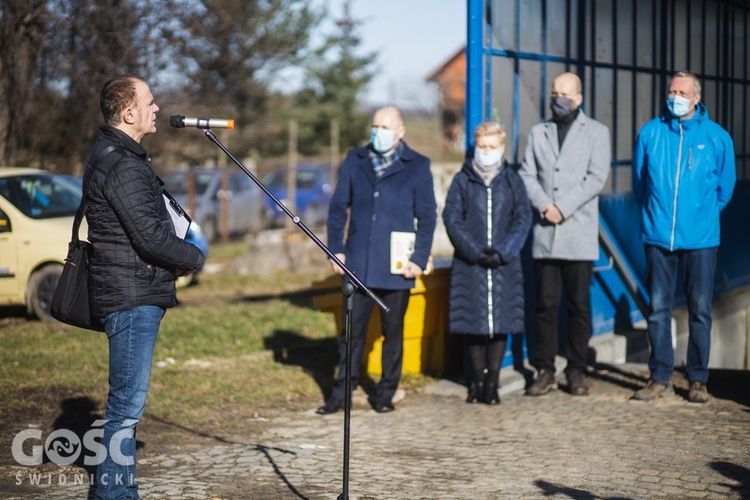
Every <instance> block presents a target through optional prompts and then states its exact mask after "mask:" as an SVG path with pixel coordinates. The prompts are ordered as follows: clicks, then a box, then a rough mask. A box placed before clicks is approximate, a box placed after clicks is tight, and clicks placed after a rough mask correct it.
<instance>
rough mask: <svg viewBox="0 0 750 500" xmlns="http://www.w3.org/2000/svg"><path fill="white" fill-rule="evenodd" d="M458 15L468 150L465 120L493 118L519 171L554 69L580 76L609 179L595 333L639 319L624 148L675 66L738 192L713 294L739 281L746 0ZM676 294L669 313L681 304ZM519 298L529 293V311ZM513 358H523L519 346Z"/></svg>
mask: <svg viewBox="0 0 750 500" xmlns="http://www.w3.org/2000/svg"><path fill="white" fill-rule="evenodd" d="M467 9H468V16H467V44H466V57H467V75H466V76H467V83H466V111H465V130H466V138H467V144H466V146H467V148H466V149H467V151H471V149H472V148H473V139H472V131H473V130H474V128H475V127H476V125H478V124H479V123H480V122H482V121H484V120H496V121H500V122H501V123H502V124H503V126H504V127H505V129H506V131H507V132H508V137H509V141H508V144H507V145H506V156H507V157H508V158H509V159H510V160H511V162H512V163H515V164H516V165H517V164H519V163H520V162H521V161H522V159H523V151H524V149H525V145H526V138H527V135H528V132H529V130H530V129H531V127H532V126H533V125H534V124H536V123H538V122H540V121H542V120H544V119H545V118H546V117H547V116H548V101H547V99H548V97H547V96H548V94H549V88H550V85H551V82H552V79H553V78H554V77H555V76H556V75H557V74H559V73H561V72H563V71H572V72H575V73H577V74H578V75H579V76H580V77H581V80H582V82H583V94H584V103H583V107H584V108H585V110H586V113H587V114H588V115H589V116H592V117H593V118H595V119H597V120H599V121H601V122H603V123H604V124H605V125H607V126H608V127H609V128H610V131H611V133H612V147H613V151H612V153H613V155H612V157H613V162H612V173H611V175H610V179H609V181H608V184H607V186H606V187H605V190H604V193H603V195H602V197H601V202H600V212H601V224H600V226H601V229H600V243H601V245H600V256H601V257H600V259H599V261H597V262H596V263H595V270H596V271H597V272H596V273H595V280H594V283H593V284H592V306H593V315H594V317H593V329H594V331H593V334H594V335H595V336H596V335H601V334H605V333H610V332H615V331H619V330H623V329H627V328H628V327H629V326H631V325H632V324H633V323H635V322H638V321H640V320H642V319H643V315H644V314H645V307H646V304H647V303H648V296H647V293H646V291H645V287H644V279H645V271H646V270H645V267H646V264H645V254H644V250H643V246H642V244H641V242H640V237H639V224H640V219H639V215H638V209H637V207H636V206H635V203H634V201H633V199H632V195H631V180H630V178H631V173H630V164H631V159H632V158H631V157H632V147H633V144H634V142H635V138H636V136H637V133H638V130H639V129H640V127H641V126H642V125H643V124H644V123H645V122H646V121H648V120H649V119H651V118H653V117H654V116H657V115H658V114H660V112H661V110H662V106H663V102H664V99H665V97H666V86H667V82H668V79H669V77H670V76H671V74H673V73H674V72H675V71H678V70H689V71H691V72H693V73H695V74H697V75H698V76H699V77H700V78H701V80H702V83H703V92H702V101H703V103H704V104H705V105H706V107H707V109H708V111H709V114H710V116H711V117H712V118H713V119H714V120H716V121H717V122H718V123H720V124H721V125H722V126H723V127H724V128H726V129H727V130H728V131H729V133H730V134H731V135H732V137H733V139H734V141H735V152H736V156H737V178H738V186H737V189H736V191H735V194H734V197H733V200H732V202H731V203H730V204H729V206H728V207H727V209H726V210H725V211H724V213H723V214H722V244H721V247H720V249H719V259H718V265H717V272H716V283H715V291H716V293H717V294H722V293H726V292H729V291H732V290H735V289H738V288H741V287H746V286H748V285H750V259H747V258H746V257H745V254H746V252H747V249H748V248H750V234H748V232H747V231H746V230H744V225H745V223H744V220H745V219H744V214H746V213H747V209H748V208H750V207H749V206H748V205H750V182H748V180H750V161H748V159H749V158H750V124H749V123H748V118H747V117H748V116H749V115H750V73H749V72H748V63H750V3H748V2H745V1H740V0H467ZM529 267H530V266H527V269H528V268H529ZM529 281H532V280H528V279H527V282H529ZM681 288H682V286H681V284H679V285H678V298H677V300H678V303H677V304H676V306H680V305H684V298H683V297H682V292H681ZM529 299H533V288H532V287H529V288H528V289H527V309H528V312H529V313H531V312H532V311H533V309H532V308H533V303H532V302H533V300H529ZM527 316H529V317H531V316H533V314H527ZM528 326H529V328H530V329H533V325H528ZM530 336H531V337H532V338H533V332H532V334H531V335H530ZM514 353H515V356H516V357H518V356H520V355H523V356H524V357H526V356H527V353H526V351H525V346H523V353H521V351H520V350H519V349H514ZM511 362H512V360H510V359H509V360H506V364H510V363H511Z"/></svg>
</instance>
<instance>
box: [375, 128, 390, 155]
mask: <svg viewBox="0 0 750 500" xmlns="http://www.w3.org/2000/svg"><path fill="white" fill-rule="evenodd" d="M395 136H396V131H395V130H388V129H385V128H373V129H372V131H371V132H370V142H371V143H372V149H374V150H375V151H377V152H378V153H380V154H383V153H387V152H388V151H390V150H391V149H392V148H393V143H394V138H395Z"/></svg>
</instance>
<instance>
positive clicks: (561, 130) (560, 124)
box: [552, 108, 581, 149]
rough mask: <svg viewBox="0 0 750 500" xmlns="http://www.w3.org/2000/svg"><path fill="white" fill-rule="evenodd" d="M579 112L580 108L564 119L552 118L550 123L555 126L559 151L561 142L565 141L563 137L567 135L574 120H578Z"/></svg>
mask: <svg viewBox="0 0 750 500" xmlns="http://www.w3.org/2000/svg"><path fill="white" fill-rule="evenodd" d="M580 112H581V108H576V110H575V111H573V112H572V113H570V114H569V115H568V116H566V117H564V118H559V119H556V118H552V121H553V122H554V123H555V124H556V125H557V146H558V147H559V148H560V149H562V145H563V141H564V140H565V136H566V135H568V130H570V126H571V125H573V122H574V121H576V118H578V113H580Z"/></svg>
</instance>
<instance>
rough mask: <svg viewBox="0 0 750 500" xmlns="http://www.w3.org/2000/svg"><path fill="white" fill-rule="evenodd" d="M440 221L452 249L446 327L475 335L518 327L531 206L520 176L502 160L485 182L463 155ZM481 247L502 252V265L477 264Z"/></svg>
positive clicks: (520, 326) (521, 321)
mask: <svg viewBox="0 0 750 500" xmlns="http://www.w3.org/2000/svg"><path fill="white" fill-rule="evenodd" d="M490 207H491V215H490V217H488V211H489V210H488V209H489V208H490ZM443 221H444V223H445V228H446V230H447V231H448V237H449V238H450V240H451V243H453V247H454V249H455V253H454V256H453V267H452V269H451V289H450V331H451V332H452V333H466V334H479V335H489V334H491V333H520V332H522V331H523V326H524V295H523V271H522V269H521V255H520V254H521V248H522V247H523V245H524V242H525V241H526V238H527V237H528V235H529V228H530V227H531V205H529V199H528V197H527V195H526V189H525V187H524V185H523V181H522V180H521V177H520V176H519V175H518V173H517V172H516V171H515V170H513V169H512V168H511V167H510V166H508V165H507V163H506V164H505V165H504V166H503V169H502V170H501V171H500V173H499V174H498V175H497V176H495V178H494V179H492V182H491V183H490V185H489V187H488V186H486V185H485V184H484V182H483V181H482V179H481V178H480V177H479V175H478V174H477V173H476V172H475V171H474V168H473V167H472V164H471V160H468V161H467V162H466V163H464V165H463V168H462V169H461V171H460V172H458V173H457V174H456V176H455V177H454V179H453V183H452V184H451V187H450V189H449V190H448V196H447V198H446V200H445V209H444V210H443ZM488 222H489V223H491V225H489V224H488ZM488 233H489V235H490V241H488ZM486 246H492V247H493V248H494V249H495V250H497V251H498V252H499V253H500V256H501V257H502V261H503V263H502V265H501V266H500V267H498V268H496V269H494V270H488V269H485V268H483V267H480V266H479V265H478V264H477V263H476V262H477V256H478V254H479V251H480V250H481V249H482V248H483V247H486Z"/></svg>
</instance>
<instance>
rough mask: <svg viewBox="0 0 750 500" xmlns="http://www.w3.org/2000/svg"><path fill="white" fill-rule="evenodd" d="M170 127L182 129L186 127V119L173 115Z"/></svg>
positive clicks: (170, 119)
mask: <svg viewBox="0 0 750 500" xmlns="http://www.w3.org/2000/svg"><path fill="white" fill-rule="evenodd" d="M169 126H170V127H175V128H182V127H184V126H185V117H184V116H180V115H172V116H170V117H169Z"/></svg>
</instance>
